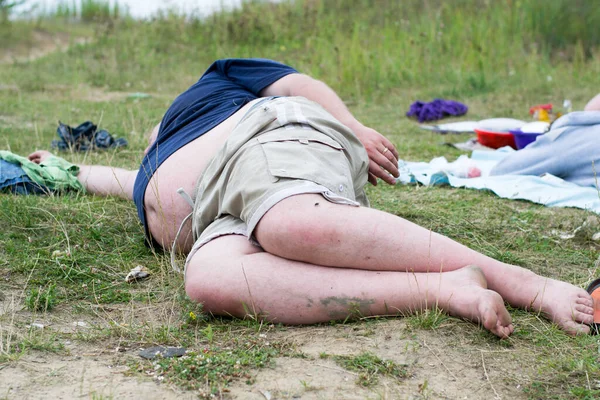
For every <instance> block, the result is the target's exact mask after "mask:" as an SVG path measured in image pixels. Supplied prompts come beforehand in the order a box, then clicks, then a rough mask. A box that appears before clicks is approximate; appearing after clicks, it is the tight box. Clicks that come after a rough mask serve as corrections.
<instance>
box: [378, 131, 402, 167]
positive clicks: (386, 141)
mask: <svg viewBox="0 0 600 400" xmlns="http://www.w3.org/2000/svg"><path fill="white" fill-rule="evenodd" d="M381 136H382V138H383V145H384V146H385V147H386V148H387V149H388V150H389V151H390V152H391V153H392V154H393V155H394V157H395V158H396V161H398V157H399V154H398V150H396V146H394V144H393V143H392V142H390V140H389V139H388V138H386V137H385V136H383V135H381Z"/></svg>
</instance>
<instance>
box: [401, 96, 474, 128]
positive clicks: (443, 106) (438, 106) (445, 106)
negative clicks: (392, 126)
mask: <svg viewBox="0 0 600 400" xmlns="http://www.w3.org/2000/svg"><path fill="white" fill-rule="evenodd" d="M468 110H469V108H468V107H467V106H466V105H464V104H463V103H460V102H458V101H454V100H444V99H435V100H433V101H432V102H430V103H426V102H423V101H415V102H414V103H412V104H411V105H410V109H409V110H408V112H407V113H406V116H407V117H409V118H410V117H414V118H417V119H418V120H419V122H421V123H422V122H425V121H436V120H438V119H442V118H445V117H457V116H460V115H464V114H466V113H467V111H468Z"/></svg>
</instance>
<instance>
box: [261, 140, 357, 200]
mask: <svg viewBox="0 0 600 400" xmlns="http://www.w3.org/2000/svg"><path fill="white" fill-rule="evenodd" d="M286 134H287V132H286ZM257 140H258V142H259V143H260V144H261V147H262V149H263V152H264V154H265V158H266V161H267V165H268V168H269V172H270V173H271V175H272V176H273V177H274V178H275V179H277V180H279V179H300V180H307V181H312V182H315V183H317V184H319V185H322V186H325V187H326V188H328V189H329V190H330V191H332V192H334V193H336V194H337V195H340V196H343V197H348V198H351V199H354V188H353V184H352V178H351V173H350V166H349V163H348V160H347V159H346V155H345V153H344V149H343V147H342V146H341V145H340V144H339V143H338V142H336V141H335V140H333V139H331V138H330V137H329V136H326V135H324V134H321V133H318V132H315V131H309V132H308V133H306V134H302V133H298V132H297V134H287V135H286V136H282V134H281V132H270V133H268V134H265V135H261V136H259V137H258V138H257Z"/></svg>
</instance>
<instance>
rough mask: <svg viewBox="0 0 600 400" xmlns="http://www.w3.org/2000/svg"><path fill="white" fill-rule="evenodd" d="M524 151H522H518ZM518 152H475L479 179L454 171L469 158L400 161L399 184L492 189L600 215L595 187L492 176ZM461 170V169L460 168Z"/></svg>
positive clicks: (548, 178) (545, 178) (555, 180)
mask: <svg viewBox="0 0 600 400" xmlns="http://www.w3.org/2000/svg"><path fill="white" fill-rule="evenodd" d="M519 151H522V150H519ZM514 153H515V150H514V149H512V148H510V147H503V148H502V149H499V150H497V151H480V150H475V151H473V154H472V155H471V158H470V159H469V160H467V161H468V162H469V163H472V164H471V165H474V166H476V167H478V168H479V169H480V170H481V177H479V178H471V179H468V178H460V177H457V176H456V174H453V171H454V170H456V168H454V167H455V165H456V164H461V165H464V164H465V158H466V156H462V158H459V160H457V161H455V162H454V163H448V162H446V160H445V159H444V158H443V157H440V158H438V159H434V160H432V161H431V162H430V163H424V162H406V161H402V160H400V161H399V169H400V178H399V179H398V181H399V182H400V183H405V184H407V183H417V182H418V183H421V184H423V185H431V186H435V185H450V186H452V187H463V188H469V189H477V190H489V191H491V192H493V193H495V194H496V195H498V196H499V197H502V198H505V199H513V200H529V201H531V202H534V203H538V204H544V205H546V206H548V207H576V208H582V209H585V210H589V211H593V212H595V213H597V214H600V196H599V195H598V190H596V188H592V187H582V186H579V185H576V184H574V183H572V182H567V181H565V180H563V179H560V178H558V177H556V176H553V175H550V174H545V175H543V176H533V175H500V176H490V175H489V173H490V171H491V170H492V169H493V168H494V167H495V165H496V164H497V163H498V162H500V161H501V160H503V159H505V158H506V157H510V156H511V155H512V154H514ZM461 169H462V166H461Z"/></svg>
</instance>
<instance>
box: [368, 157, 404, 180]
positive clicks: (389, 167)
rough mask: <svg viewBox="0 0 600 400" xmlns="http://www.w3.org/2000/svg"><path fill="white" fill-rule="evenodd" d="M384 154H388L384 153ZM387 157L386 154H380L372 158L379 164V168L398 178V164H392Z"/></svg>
mask: <svg viewBox="0 0 600 400" xmlns="http://www.w3.org/2000/svg"><path fill="white" fill-rule="evenodd" d="M386 153H389V151H388V152H386ZM388 157H389V156H388V155H387V154H381V153H379V154H378V155H375V156H374V157H373V158H374V160H373V161H375V162H376V163H377V164H379V165H380V166H381V168H383V169H384V170H385V171H387V172H389V173H390V174H392V175H393V176H396V177H397V176H399V173H400V172H399V171H398V162H395V163H394V162H392V161H390V159H389V158H388Z"/></svg>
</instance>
